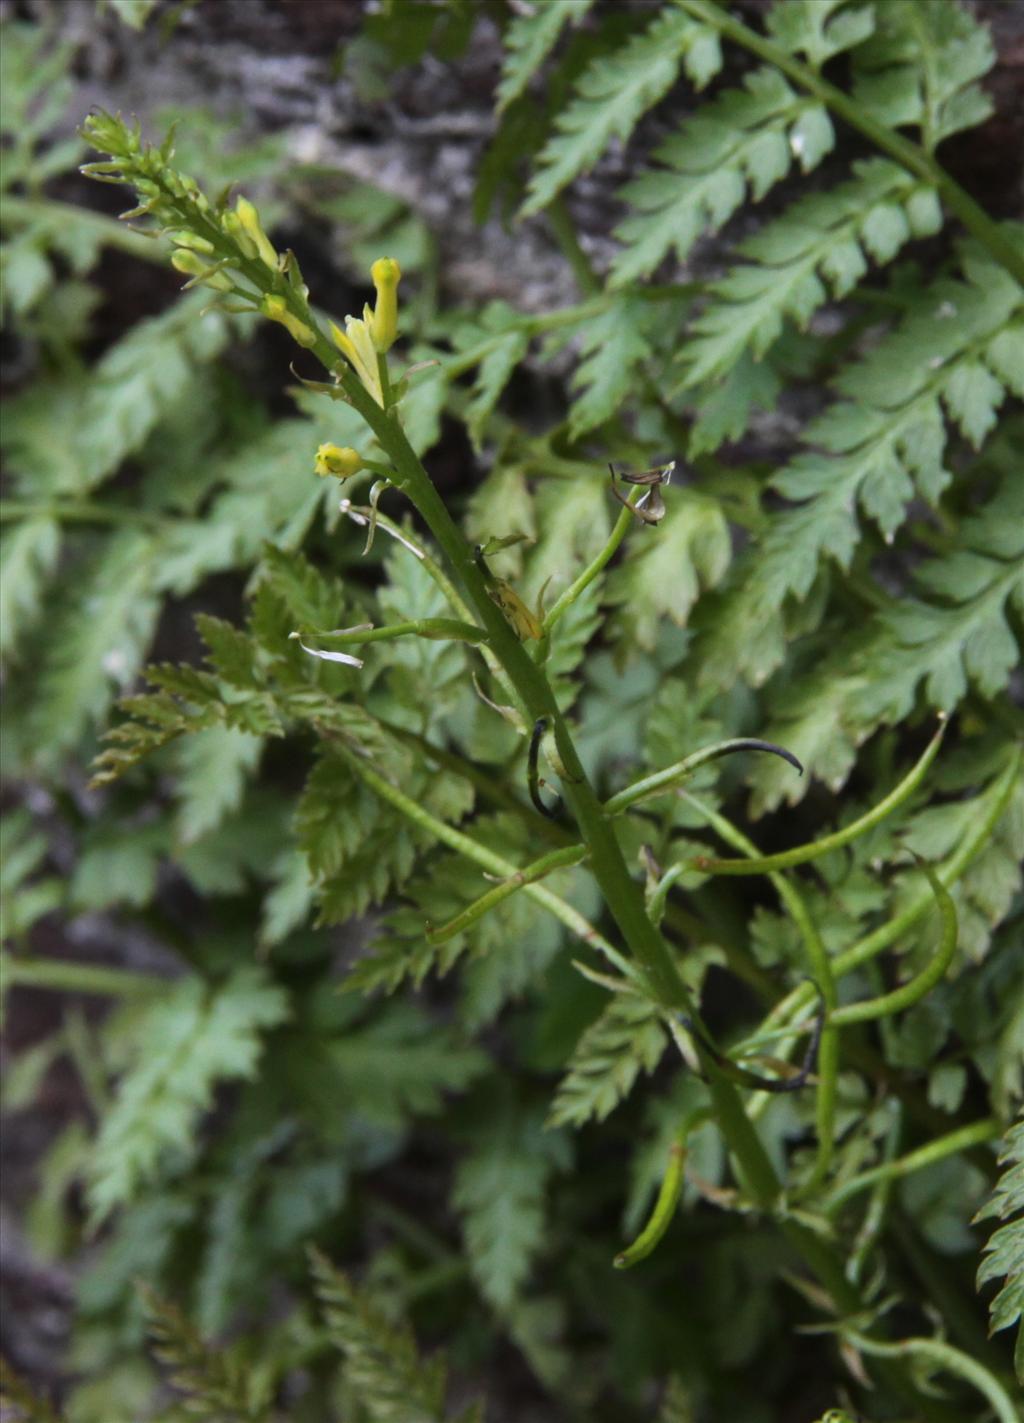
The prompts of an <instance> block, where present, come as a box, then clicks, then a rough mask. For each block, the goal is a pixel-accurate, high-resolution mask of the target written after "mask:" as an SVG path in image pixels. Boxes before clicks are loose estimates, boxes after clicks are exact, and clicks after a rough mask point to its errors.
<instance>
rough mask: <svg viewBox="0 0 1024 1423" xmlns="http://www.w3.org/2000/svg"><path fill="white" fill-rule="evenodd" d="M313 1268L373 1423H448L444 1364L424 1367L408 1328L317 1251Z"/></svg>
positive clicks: (332, 1333)
mask: <svg viewBox="0 0 1024 1423" xmlns="http://www.w3.org/2000/svg"><path fill="white" fill-rule="evenodd" d="M310 1263H311V1265H312V1270H313V1282H314V1285H315V1288H316V1294H317V1298H318V1300H319V1301H320V1307H321V1309H322V1311H323V1314H324V1319H325V1322H326V1325H327V1332H328V1335H329V1337H330V1340H331V1343H332V1344H333V1345H334V1347H335V1348H336V1349H337V1350H338V1351H339V1353H340V1354H341V1355H342V1357H343V1358H344V1360H345V1379H346V1382H347V1383H348V1384H349V1385H350V1386H351V1389H352V1392H353V1394H354V1396H355V1397H356V1399H358V1402H359V1406H360V1408H361V1409H362V1410H363V1411H364V1412H365V1413H366V1415H367V1416H368V1417H369V1418H370V1419H371V1420H372V1423H444V1416H445V1408H444V1398H445V1388H446V1380H447V1370H446V1367H445V1362H444V1359H443V1358H442V1357H441V1356H439V1355H437V1356H435V1357H434V1358H433V1359H432V1360H431V1361H430V1362H429V1363H427V1362H424V1361H423V1360H422V1359H421V1358H420V1356H419V1352H418V1350H417V1348H416V1341H415V1340H414V1339H413V1336H412V1331H411V1330H410V1329H409V1327H408V1325H406V1324H404V1323H395V1322H394V1320H393V1319H391V1318H390V1317H389V1316H387V1315H386V1314H385V1313H384V1312H383V1310H382V1309H381V1308H380V1307H379V1305H378V1304H377V1303H376V1302H375V1301H374V1299H373V1297H372V1295H371V1293H370V1292H369V1291H368V1290H365V1289H362V1290H360V1289H357V1288H356V1286H355V1285H353V1284H352V1283H351V1282H350V1281H349V1280H348V1279H347V1278H346V1276H345V1275H343V1274H342V1273H341V1271H340V1270H337V1269H335V1267H334V1266H333V1265H332V1264H331V1262H330V1261H329V1260H328V1259H327V1258H326V1256H324V1255H322V1254H321V1253H320V1252H319V1251H318V1250H311V1251H310Z"/></svg>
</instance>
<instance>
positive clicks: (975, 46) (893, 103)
mask: <svg viewBox="0 0 1024 1423" xmlns="http://www.w3.org/2000/svg"><path fill="white" fill-rule="evenodd" d="M874 8H875V11H876V17H877V28H876V31H875V34H874V35H873V36H872V37H871V38H870V39H869V40H868V41H867V42H866V43H865V44H863V45H862V46H861V47H860V48H859V49H858V50H857V52H856V54H855V56H854V74H855V82H854V90H853V93H854V98H855V99H856V101H857V102H858V103H859V104H861V105H863V107H864V108H865V109H866V110H867V111H868V112H869V113H870V114H871V115H872V117H874V118H876V119H878V120H879V121H880V122H882V123H884V124H887V125H889V126H890V127H899V126H901V125H906V124H913V125H915V126H917V127H918V128H920V130H921V137H922V140H923V142H924V145H925V147H926V148H927V149H928V150H929V151H931V150H932V149H933V148H934V147H935V146H936V144H938V143H939V142H941V140H942V139H944V138H948V137H949V135H950V134H953V133H959V132H960V131H961V130H963V129H966V128H973V127H974V126H975V125H976V124H980V123H982V122H984V120H985V119H987V118H988V116H989V114H990V113H991V112H992V101H991V99H990V98H989V96H988V95H987V94H986V93H985V92H984V90H983V89H982V88H981V87H980V85H979V84H978V80H979V79H981V78H982V77H983V75H985V74H987V73H988V71H989V70H990V69H991V68H992V65H993V64H994V62H995V50H994V49H993V46H992V37H991V35H990V33H989V31H988V28H987V27H986V26H985V25H981V24H979V23H978V22H977V20H975V19H974V18H973V17H972V16H971V15H970V14H968V13H967V11H966V10H965V9H964V8H962V7H961V6H960V5H959V4H958V3H955V0H951V3H948V4H943V5H935V4H933V3H932V0H886V3H885V4H884V5H879V6H876V7H874Z"/></svg>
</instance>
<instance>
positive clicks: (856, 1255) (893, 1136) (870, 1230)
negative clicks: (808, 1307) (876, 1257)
mask: <svg viewBox="0 0 1024 1423" xmlns="http://www.w3.org/2000/svg"><path fill="white" fill-rule="evenodd" d="M893 1107H894V1113H893V1120H892V1124H891V1125H890V1127H889V1130H888V1132H887V1133H886V1138H885V1145H884V1147H883V1151H884V1158H883V1164H885V1165H887V1166H891V1165H892V1163H893V1161H895V1159H896V1152H897V1151H898V1150H899V1141H900V1131H901V1128H902V1125H903V1113H902V1109H901V1107H900V1103H899V1102H895V1103H894V1104H893ZM892 1188H893V1178H892V1177H891V1176H883V1177H882V1178H881V1180H879V1181H876V1182H875V1184H874V1186H873V1187H872V1188H871V1199H870V1201H869V1202H868V1208H867V1210H866V1211H865V1212H864V1219H863V1220H862V1221H861V1225H860V1229H859V1230H858V1231H857V1238H856V1240H855V1241H854V1246H853V1251H852V1252H851V1254H850V1258H849V1260H848V1261H847V1264H846V1273H847V1276H848V1277H849V1278H850V1279H851V1280H852V1281H853V1283H854V1284H859V1283H860V1280H861V1276H862V1275H863V1273H864V1268H865V1266H866V1264H867V1261H868V1257H869V1256H870V1254H871V1250H872V1247H873V1246H874V1244H875V1242H876V1241H877V1240H878V1238H879V1236H880V1235H881V1233H882V1227H883V1226H884V1224H885V1215H886V1211H887V1210H888V1208H889V1197H890V1196H891V1195H892Z"/></svg>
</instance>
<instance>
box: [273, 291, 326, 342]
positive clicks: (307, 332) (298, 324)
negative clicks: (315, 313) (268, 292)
mask: <svg viewBox="0 0 1024 1423" xmlns="http://www.w3.org/2000/svg"><path fill="white" fill-rule="evenodd" d="M260 311H262V313H263V315H264V316H269V318H270V320H271V321H279V322H280V323H281V325H282V326H284V327H285V328H286V329H287V330H288V332H289V333H290V334H291V336H292V339H293V340H295V341H298V343H299V345H300V346H315V345H316V332H315V331H314V330H313V329H312V327H309V326H307V325H306V323H305V322H304V321H300V320H299V318H298V317H297V316H293V315H292V313H291V312H290V311H289V310H288V307H287V305H286V304H285V300H284V297H281V296H265V297H263V299H262V300H261V301H260Z"/></svg>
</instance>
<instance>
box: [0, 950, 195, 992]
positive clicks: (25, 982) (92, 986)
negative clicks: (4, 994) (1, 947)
mask: <svg viewBox="0 0 1024 1423" xmlns="http://www.w3.org/2000/svg"><path fill="white" fill-rule="evenodd" d="M3 974H4V977H5V978H6V979H7V982H8V984H9V985H10V986H11V987H19V986H20V987H23V988H52V989H53V990H54V991H55V992H57V993H96V994H100V995H103V996H111V997H114V998H133V997H135V996H136V995H137V994H141V993H155V992H159V990H160V989H161V988H166V987H167V983H168V980H167V979H165V978H157V977H155V976H154V975H152V974H148V973H131V972H129V971H128V970H127V969H123V968H104V967H102V966H101V965H99V964H87V963H73V962H69V961H68V960H66V959H21V958H16V957H15V956H14V955H13V954H5V955H4V958H3Z"/></svg>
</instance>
